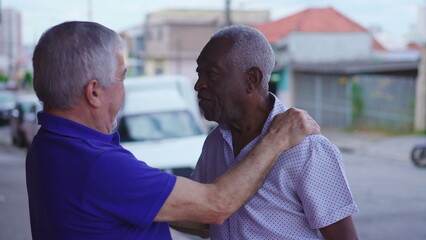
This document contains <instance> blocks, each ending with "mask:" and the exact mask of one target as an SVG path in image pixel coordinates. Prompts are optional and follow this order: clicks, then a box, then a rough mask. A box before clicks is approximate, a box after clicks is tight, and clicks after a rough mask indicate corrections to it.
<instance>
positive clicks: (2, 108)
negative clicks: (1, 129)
mask: <svg viewBox="0 0 426 240" xmlns="http://www.w3.org/2000/svg"><path fill="white" fill-rule="evenodd" d="M14 105H15V96H14V94H13V93H11V92H9V91H0V124H4V123H8V122H9V118H10V115H11V113H12V109H13V107H14Z"/></svg>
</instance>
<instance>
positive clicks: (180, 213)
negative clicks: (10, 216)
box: [26, 22, 319, 240]
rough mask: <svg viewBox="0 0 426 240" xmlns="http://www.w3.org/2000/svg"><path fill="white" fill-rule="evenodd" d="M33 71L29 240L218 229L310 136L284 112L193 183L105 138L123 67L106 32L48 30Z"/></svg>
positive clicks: (303, 116) (115, 137)
mask: <svg viewBox="0 0 426 240" xmlns="http://www.w3.org/2000/svg"><path fill="white" fill-rule="evenodd" d="M33 66H34V89H35V92H36V94H37V96H38V98H39V99H40V100H41V101H42V102H43V106H44V108H43V111H42V112H40V113H38V119H39V122H40V124H41V128H40V130H39V131H38V133H37V135H36V136H35V138H34V140H33V142H32V145H31V147H30V148H29V151H28V155H27V160H26V174H27V189H28V198H29V208H30V218H31V231H32V236H33V239H35V240H63V239H78V240H85V239H96V240H102V239H109V240H110V239H117V240H118V239H119V240H126V239H143V240H146V239H153V240H163V239H166V240H168V239H171V235H170V231H169V227H168V224H167V223H166V222H167V221H177V220H188V221H194V222H201V223H210V224H221V223H222V222H223V221H224V219H226V218H227V217H228V216H229V215H231V214H232V213H233V212H235V211H236V210H237V209H238V208H240V207H241V206H242V205H243V203H244V202H246V201H247V200H248V199H249V198H250V197H251V196H252V195H253V194H254V193H255V192H256V191H257V189H258V188H259V187H260V186H261V185H262V182H263V180H264V179H265V177H266V175H267V174H268V172H269V170H270V169H271V167H272V166H273V164H274V163H275V160H276V158H277V156H278V155H279V154H280V153H281V152H282V151H283V150H286V149H290V148H291V147H293V146H295V145H297V144H298V143H299V142H300V141H301V140H303V139H304V138H305V136H307V135H309V134H313V133H319V127H318V125H317V124H316V123H315V121H313V120H312V118H310V117H309V115H307V113H306V112H304V111H301V110H297V109H291V110H290V111H287V112H286V113H284V114H281V115H279V116H277V117H276V118H275V121H274V123H273V124H272V125H271V127H270V128H269V130H268V133H267V134H266V135H265V137H263V138H262V140H261V141H260V142H259V144H257V146H256V147H255V148H254V149H253V151H251V152H250V154H248V155H247V157H245V158H244V160H242V161H240V163H239V164H237V165H236V166H235V167H234V168H232V169H231V170H229V171H227V172H226V173H224V174H223V175H222V176H221V177H218V178H217V179H216V180H215V181H214V182H212V183H209V184H200V183H197V182H194V181H191V180H189V179H186V178H183V177H176V176H173V175H170V174H168V173H166V172H162V171H160V170H158V169H154V168H151V167H149V166H147V165H146V164H145V163H144V162H143V161H139V160H138V159H136V158H135V157H134V156H133V155H132V153H130V152H129V151H127V150H126V149H124V148H123V147H121V145H120V142H119V134H118V133H117V132H113V129H114V127H115V125H116V121H117V120H116V118H117V114H118V112H119V109H120V107H121V105H122V103H123V99H124V94H125V92H124V86H123V81H125V74H126V65H125V62H124V59H123V53H122V40H121V38H120V37H119V35H118V34H117V33H116V32H114V31H112V30H110V29H108V28H106V27H104V26H102V25H100V24H97V23H93V22H65V23H62V24H59V25H56V26H54V27H52V28H50V29H49V30H47V31H46V32H45V33H44V34H43V35H42V37H41V38H40V40H39V42H38V44H37V46H36V47H35V50H34V55H33ZM164 97H167V96H164ZM140 104H149V103H140ZM165 151H167V149H165ZM188 151H191V149H188ZM141 160H143V159H141Z"/></svg>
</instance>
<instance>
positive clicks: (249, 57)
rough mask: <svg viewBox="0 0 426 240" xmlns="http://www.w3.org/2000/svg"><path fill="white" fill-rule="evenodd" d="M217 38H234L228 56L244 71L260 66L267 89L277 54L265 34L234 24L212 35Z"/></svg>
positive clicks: (263, 84)
mask: <svg viewBox="0 0 426 240" xmlns="http://www.w3.org/2000/svg"><path fill="white" fill-rule="evenodd" d="M216 38H226V39H231V40H233V42H234V43H233V45H232V48H231V50H230V52H229V53H228V56H229V57H231V59H233V60H234V63H235V64H237V66H238V67H240V69H241V70H242V71H243V72H246V71H247V70H249V69H250V68H252V67H258V68H259V69H260V70H261V71H262V73H263V79H262V87H263V88H264V89H265V90H266V91H267V90H268V83H269V80H270V78H271V74H272V70H273V69H274V65H275V54H274V51H273V50H272V47H271V45H270V44H269V42H268V40H266V38H265V36H264V35H263V34H262V33H261V32H259V31H258V30H256V29H254V28H251V27H249V26H244V25H233V26H229V27H225V28H222V29H220V30H219V31H218V32H217V33H216V34H214V35H213V36H212V37H211V39H216Z"/></svg>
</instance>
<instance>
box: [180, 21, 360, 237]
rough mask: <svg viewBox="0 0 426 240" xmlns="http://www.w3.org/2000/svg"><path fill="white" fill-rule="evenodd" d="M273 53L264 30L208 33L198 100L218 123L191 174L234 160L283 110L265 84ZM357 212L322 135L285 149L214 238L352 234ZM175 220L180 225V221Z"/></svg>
mask: <svg viewBox="0 0 426 240" xmlns="http://www.w3.org/2000/svg"><path fill="white" fill-rule="evenodd" d="M274 61H275V56H274V52H273V50H272V48H271V46H270V44H269V43H268V41H267V40H266V39H265V37H264V36H263V34H262V33H260V32H259V31H257V30H255V29H253V28H251V27H248V26H230V27H227V28H224V29H221V30H220V31H218V32H217V33H216V34H214V35H213V36H212V37H211V39H210V41H209V42H208V43H207V45H206V46H205V47H204V48H203V50H202V51H201V53H200V55H199V57H198V59H197V64H198V67H197V72H198V81H197V82H196V84H195V90H196V91H197V92H198V98H199V99H200V107H201V109H202V110H203V112H204V116H205V117H206V119H207V120H210V121H215V122H217V123H218V126H217V127H216V128H215V129H214V130H213V131H212V132H211V133H210V134H209V135H208V137H207V139H206V141H205V143H204V146H203V151H202V153H201V156H200V159H199V161H198V164H197V167H196V169H195V171H194V173H193V176H192V179H194V180H195V181H198V182H201V183H206V184H208V183H212V182H214V180H215V179H216V178H217V177H219V176H220V175H222V174H223V173H224V172H226V171H227V170H228V169H230V168H231V167H233V166H235V165H238V164H239V163H241V161H242V160H243V159H244V158H245V157H246V156H248V154H249V153H250V151H251V150H252V149H253V148H254V146H256V144H257V143H259V141H260V140H261V139H262V137H263V136H265V134H266V133H267V129H268V128H269V126H270V125H271V122H272V120H273V118H274V116H276V115H277V114H280V113H282V112H284V111H286V108H285V107H284V105H283V104H282V103H281V102H280V100H279V99H278V98H277V97H276V96H275V95H273V94H272V93H270V92H269V91H268V82H269V79H270V77H271V73H272V70H273V67H274ZM355 212H357V206H356V204H355V202H354V200H353V197H352V194H351V191H350V189H349V186H348V182H347V180H346V177H345V173H344V169H343V163H342V159H341V154H340V152H339V150H338V149H337V147H336V146H335V145H333V144H332V143H331V142H329V140H327V139H326V138H325V137H324V136H322V135H311V136H308V137H307V138H305V139H304V140H303V141H302V142H301V143H300V144H298V145H297V146H295V147H294V148H292V149H289V150H287V151H284V152H283V153H282V154H280V156H279V157H278V160H277V162H276V164H275V165H274V167H273V168H272V170H271V172H270V173H269V174H268V176H267V178H266V180H265V183H264V184H263V186H262V187H261V188H260V189H259V191H258V192H257V193H256V194H255V195H254V196H253V197H252V198H251V199H250V200H249V201H248V202H247V203H246V204H244V206H243V207H241V208H240V209H239V210H238V211H237V212H235V213H234V214H232V215H231V216H230V217H229V218H228V219H226V220H225V222H224V223H223V224H220V225H211V226H210V236H211V239H212V240H217V239H256V240H259V239H265V240H273V239H277V240H283V239H323V238H325V239H357V233H356V230H355V227H354V224H353V222H352V218H351V215H352V214H354V213H355ZM180 227H183V225H181V226H180Z"/></svg>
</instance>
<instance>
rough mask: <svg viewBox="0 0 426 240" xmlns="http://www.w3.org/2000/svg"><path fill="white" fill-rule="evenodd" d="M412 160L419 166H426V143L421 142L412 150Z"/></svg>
mask: <svg viewBox="0 0 426 240" xmlns="http://www.w3.org/2000/svg"><path fill="white" fill-rule="evenodd" d="M411 160H412V161H413V163H414V164H415V165H416V166H418V167H426V143H420V144H417V145H415V146H414V148H413V150H411Z"/></svg>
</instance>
